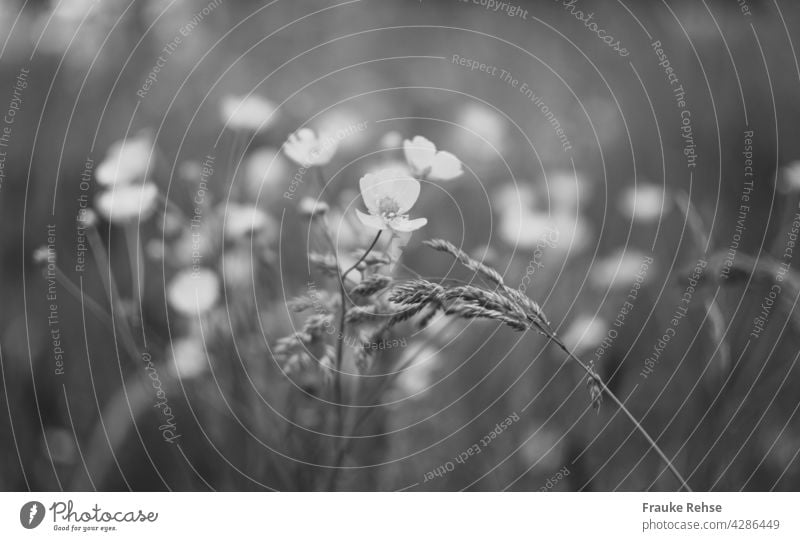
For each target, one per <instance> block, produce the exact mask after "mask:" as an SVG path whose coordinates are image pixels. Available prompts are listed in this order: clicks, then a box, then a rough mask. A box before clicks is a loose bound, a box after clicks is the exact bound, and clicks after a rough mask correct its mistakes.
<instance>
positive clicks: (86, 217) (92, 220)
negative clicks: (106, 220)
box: [78, 208, 97, 228]
mask: <svg viewBox="0 0 800 541" xmlns="http://www.w3.org/2000/svg"><path fill="white" fill-rule="evenodd" d="M78 224H80V226H81V227H84V228H85V227H93V226H94V225H96V224H97V213H96V212H95V211H93V210H92V209H90V208H85V209H80V210H79V211H78Z"/></svg>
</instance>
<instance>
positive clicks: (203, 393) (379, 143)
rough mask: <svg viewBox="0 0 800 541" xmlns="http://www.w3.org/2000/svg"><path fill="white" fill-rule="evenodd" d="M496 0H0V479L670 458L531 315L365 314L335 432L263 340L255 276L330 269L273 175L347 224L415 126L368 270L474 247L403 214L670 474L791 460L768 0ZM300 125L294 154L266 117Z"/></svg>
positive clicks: (645, 473)
mask: <svg viewBox="0 0 800 541" xmlns="http://www.w3.org/2000/svg"><path fill="white" fill-rule="evenodd" d="M510 4H511V5H507V6H506V7H502V8H500V7H497V4H492V3H490V2H478V1H476V2H473V1H466V0H463V1H462V0H435V1H434V0H424V1H417V0H400V1H397V0H395V1H389V0H363V1H348V2H324V1H311V0H293V1H291V2H290V1H285V0H284V1H276V2H270V3H266V4H265V3H263V2H256V1H243V0H214V1H212V2H210V3H206V2H205V1H192V2H190V1H181V0H136V1H126V0H105V1H103V2H95V1H91V0H52V1H41V0H38V1H25V2H22V1H18V0H6V1H4V2H3V3H2V4H0V28H2V32H0V36H2V41H1V43H2V45H0V111H2V113H3V115H4V116H3V119H2V121H0V125H1V126H0V130H2V131H0V151H2V152H3V154H2V156H0V160H2V161H0V164H1V165H0V173H1V174H0V209H1V212H2V217H3V222H2V223H3V228H2V262H3V263H2V273H3V276H2V278H3V279H2V280H0V290H2V299H3V306H4V309H3V310H2V312H0V346H1V350H0V351H1V352H2V356H1V357H0V366H1V367H2V381H3V387H2V395H0V403H1V404H2V410H4V411H5V413H4V414H3V415H0V430H2V434H3V437H2V438H0V456H2V460H0V487H2V488H3V489H4V490H27V489H30V490H62V489H63V490H93V489H97V490H212V489H214V490H272V489H274V490H325V489H336V490H398V489H404V488H407V489H409V490H492V491H493V490H554V491H561V490H568V491H580V490H586V491H598V490H599V491H609V490H677V489H678V488H679V484H678V482H677V481H676V480H675V479H674V478H672V477H671V476H670V474H669V472H666V471H665V467H664V465H663V463H662V462H661V461H660V460H659V458H658V456H657V455H656V454H655V453H654V452H652V451H651V450H649V448H648V445H647V443H646V442H645V440H644V439H643V438H642V437H641V436H640V435H639V434H638V433H637V432H635V430H634V429H633V427H632V425H631V424H630V422H629V421H628V420H627V419H626V418H625V417H624V415H622V414H621V412H620V411H619V410H618V409H617V408H616V407H615V406H614V405H613V404H612V403H611V402H610V401H609V400H604V401H603V403H602V405H601V406H600V408H599V409H596V408H593V407H592V400H591V398H590V394H589V391H588V389H587V385H586V379H585V376H584V374H582V373H581V371H580V369H579V368H577V367H576V366H575V365H574V364H571V363H570V362H568V361H567V359H566V356H565V355H564V354H563V353H561V352H560V351H559V350H558V349H557V348H555V347H553V345H552V344H549V343H548V342H547V341H546V340H545V339H544V338H543V337H541V336H539V335H537V334H535V333H533V332H526V333H518V332H515V331H513V330H511V329H508V328H505V327H502V326H501V325H499V324H498V323H496V322H493V321H488V322H487V321H466V320H457V319H451V318H448V317H444V316H437V317H436V318H435V320H433V321H431V322H430V324H429V325H428V326H427V327H425V328H420V325H418V324H417V323H418V322H416V321H411V322H407V323H406V324H405V325H403V326H398V327H396V328H394V329H393V330H392V332H391V334H390V335H389V336H386V337H385V338H386V340H387V341H386V345H387V347H386V348H385V349H382V350H380V351H379V352H378V353H376V354H375V355H374V356H373V358H372V359H371V362H370V365H369V368H368V369H367V370H364V369H363V366H361V368H359V370H361V372H360V374H361V376H366V377H356V376H349V377H345V378H344V386H345V401H346V404H345V406H344V407H343V410H344V411H345V412H346V419H347V422H346V423H345V426H344V428H343V430H344V432H341V431H339V428H342V427H337V425H336V423H335V422H332V421H331V416H332V415H334V416H335V415H336V414H337V412H339V411H340V408H337V407H336V405H335V404H333V403H332V402H331V400H330V396H329V388H330V385H331V382H330V379H329V377H328V376H327V375H326V374H325V372H324V371H321V370H319V369H315V368H314V367H313V366H312V368H311V369H308V368H305V369H301V370H296V371H291V373H289V371H287V370H286V363H283V362H281V359H280V358H279V357H280V355H278V354H277V353H276V352H279V351H280V348H278V349H277V350H276V344H281V342H280V341H281V339H282V338H285V337H287V336H291V335H292V333H293V332H295V331H297V330H299V329H302V328H303V327H304V325H306V324H307V322H308V318H309V317H313V313H314V311H315V308H314V307H313V306H311V307H310V312H309V311H307V312H306V313H305V314H298V313H296V312H294V311H293V310H292V306H293V305H292V304H291V302H290V300H291V299H294V298H297V297H302V296H305V298H307V299H308V298H311V299H312V300H314V299H318V300H319V302H320V303H323V304H325V305H326V306H335V300H331V298H335V296H336V295H337V294H338V285H337V281H336V279H335V278H333V279H332V278H331V277H329V276H325V275H324V273H320V272H319V270H318V269H317V268H315V266H314V265H312V264H311V263H310V260H311V259H314V257H315V256H313V254H316V255H320V254H322V255H324V254H325V253H327V252H326V244H325V242H324V238H323V237H324V235H322V234H321V232H320V231H321V230H320V227H319V221H318V219H317V218H314V219H312V220H310V219H309V210H308V204H309V201H308V200H305V201H304V199H303V198H304V197H311V198H312V199H311V201H318V200H322V201H325V202H326V203H327V205H329V206H330V210H329V211H328V213H327V216H326V223H327V224H328V225H329V228H330V232H331V234H332V236H333V238H334V242H335V244H336V246H337V249H338V250H339V252H338V253H339V254H340V257H341V258H343V259H344V258H346V257H351V254H352V253H353V252H354V251H356V250H358V249H361V250H363V249H365V248H366V247H367V245H368V244H369V242H370V239H371V236H372V234H371V233H370V232H369V231H368V230H366V229H365V228H364V227H363V226H361V225H360V224H359V223H358V222H357V221H355V220H354V219H353V218H354V211H355V209H356V208H358V209H362V210H363V208H364V207H363V203H362V202H361V199H360V195H359V192H358V179H359V178H360V177H361V176H363V175H364V174H365V173H367V172H369V171H372V170H374V169H375V168H378V167H384V166H387V164H391V165H395V166H401V167H405V166H406V165H405V159H404V154H403V150H402V146H403V141H404V140H405V139H411V138H412V137H414V136H416V135H422V136H424V137H426V138H428V139H429V140H431V141H433V142H434V143H435V144H436V146H437V148H439V149H440V150H445V151H448V152H451V153H453V154H454V155H456V156H457V157H458V158H459V159H460V160H461V161H462V163H463V168H464V174H463V175H461V176H460V177H459V178H457V179H453V180H449V181H433V180H431V181H423V183H422V184H423V186H422V193H421V196H420V198H419V201H418V202H417V203H416V205H415V206H414V208H413V210H412V211H411V214H412V218H415V217H427V218H428V224H427V226H426V227H424V228H422V229H420V230H419V231H416V232H414V234H413V236H412V238H411V240H410V241H409V243H408V245H407V246H406V247H405V248H404V249H403V252H402V260H401V262H402V265H401V266H399V267H397V268H396V269H395V274H394V278H395V279H396V280H404V279H411V278H414V277H418V276H424V277H427V278H428V279H430V280H434V279H441V278H448V279H454V280H463V281H473V280H475V277H474V276H472V275H470V274H469V273H467V272H464V271H462V270H460V269H459V268H458V267H456V266H454V265H452V261H451V260H450V259H449V258H447V257H446V256H445V255H443V254H439V253H436V252H433V251H431V250H429V249H427V248H426V247H424V246H422V245H421V242H422V241H423V240H425V239H430V238H437V237H438V238H444V239H447V240H449V241H450V242H452V243H454V244H455V245H457V246H460V247H462V248H463V249H464V250H465V251H467V252H469V253H470V254H472V255H473V256H474V257H476V258H478V259H480V260H483V261H484V262H485V263H487V264H489V265H491V266H493V267H494V268H496V269H497V270H498V271H499V272H500V273H501V274H502V275H503V276H504V278H505V280H506V283H507V284H509V286H511V287H515V288H516V287H519V288H520V289H521V290H524V292H525V293H526V294H527V295H528V296H529V297H531V298H532V299H534V300H535V301H536V302H538V303H539V304H540V305H541V306H542V308H543V309H544V311H545V312H546V313H547V315H548V317H549V318H550V320H551V323H552V325H553V327H554V328H556V329H557V330H558V333H559V335H560V336H561V337H562V338H563V340H564V342H566V343H567V345H568V346H569V347H571V348H572V349H574V351H575V352H576V353H577V354H578V355H579V356H580V357H581V358H582V359H584V360H585V361H587V362H590V361H591V362H592V363H593V364H594V366H595V368H596V369H597V371H598V373H599V374H600V375H601V376H602V377H603V378H604V379H605V380H606V381H607V382H608V384H609V387H610V389H611V390H612V391H614V392H615V393H616V394H617V395H618V396H619V397H620V398H621V399H622V400H623V401H625V403H626V404H627V405H628V407H629V408H630V410H631V411H632V412H633V414H634V415H636V416H637V417H638V418H639V419H641V420H642V424H643V426H644V427H645V428H646V429H647V430H648V432H649V433H650V434H651V435H652V436H653V437H654V439H656V440H657V442H658V443H659V445H660V446H661V447H662V448H663V449H664V452H665V453H666V454H667V455H668V456H669V457H670V458H671V459H673V462H674V465H675V467H676V468H677V469H678V470H679V471H680V472H681V473H682V474H683V475H684V477H685V478H686V480H687V482H688V483H689V484H690V485H691V486H692V488H694V489H696V490H740V489H744V490H796V489H798V487H800V461H798V453H800V428H799V427H800V423H798V416H797V410H798V406H800V399H799V398H798V397H800V392H799V391H800V368H799V367H798V366H797V360H798V354H799V353H798V352H799V351H800V350H799V349H798V345H800V338H798V325H800V319H799V318H798V315H797V311H796V303H797V300H798V295H800V282H798V277H797V270H796V267H797V263H796V262H795V261H793V257H792V256H793V250H794V242H795V240H796V234H797V231H798V227H800V222H798V221H797V218H796V215H797V213H798V203H799V202H800V196H798V193H800V168H797V167H795V166H794V165H793V162H794V160H797V159H800V131H798V128H797V126H798V118H800V107H799V106H798V104H799V103H800V101H799V100H798V99H797V96H798V91H800V69H799V68H798V61H797V58H796V56H795V50H796V43H794V42H796V38H797V36H798V35H800V34H798V28H800V5H798V4H796V3H794V2H789V1H785V0H776V1H761V0H747V1H744V0H743V1H741V2H721V1H714V2H696V1H668V0H664V1H663V2H648V3H634V2H616V3H611V2H595V1H591V0H580V1H579V2H576V3H570V2H560V1H556V2H553V1H549V2H545V1H541V2H536V1H523V0H519V1H517V2H511V3H510ZM495 8H496V9H495ZM589 14H592V16H591V17H589ZM623 53H625V54H623ZM482 64H484V66H483V67H481V65H482ZM473 68H476V69H473ZM304 126H308V127H311V128H313V129H315V130H316V131H317V132H320V133H328V134H335V137H336V139H337V143H338V145H337V149H336V153H335V155H334V156H333V157H332V159H331V160H330V162H329V163H328V164H325V166H324V167H318V168H313V169H311V170H308V171H306V170H305V169H303V170H301V169H300V167H299V166H298V164H296V163H294V162H293V161H292V160H291V159H290V157H289V156H287V155H286V152H284V151H282V150H281V148H282V145H283V144H284V142H285V141H286V140H287V138H288V137H289V135H290V134H291V133H293V132H295V131H296V130H298V129H299V128H301V127H304ZM301 201H304V203H302V204H301ZM309 254H312V257H311V258H310V257H309ZM328 255H330V254H328ZM353 261H354V260H353ZM309 314H310V315H309ZM284 343H285V342H284ZM392 344H394V345H392ZM318 345H320V347H321V349H320V350H319V351H310V352H309V351H307V350H306V351H305V353H304V355H306V356H308V357H310V358H313V359H314V360H319V358H320V357H325V356H326V355H328V353H327V352H328V351H329V348H330V347H331V346H333V345H334V343H333V342H332V341H331V340H330V337H323V343H321V344H318ZM345 348H346V351H347V352H348V353H352V354H351V355H349V357H348V360H347V361H346V362H345V364H344V368H345V369H348V367H350V368H353V370H354V372H353V373H355V370H356V367H357V366H360V365H357V362H358V359H357V357H358V355H357V354H355V351H354V350H355V348H353V347H351V346H349V345H346V346H345ZM351 350H352V351H351ZM301 356H302V355H301ZM304 359H305V357H304ZM284 360H285V359H284ZM293 360H294V361H296V360H297V359H293ZM305 360H308V359H305ZM301 364H302V363H301ZM312 364H314V363H312ZM398 367H401V368H402V371H401V372H399V373H396V374H393V373H392V372H393V371H394V370H397V369H398ZM387 374H391V375H387ZM365 412H368V413H367V414H366V415H365V414H364V413H365ZM342 434H344V436H345V438H342V437H340V436H341V435H342ZM484 442H485V443H484ZM340 455H341V456H340Z"/></svg>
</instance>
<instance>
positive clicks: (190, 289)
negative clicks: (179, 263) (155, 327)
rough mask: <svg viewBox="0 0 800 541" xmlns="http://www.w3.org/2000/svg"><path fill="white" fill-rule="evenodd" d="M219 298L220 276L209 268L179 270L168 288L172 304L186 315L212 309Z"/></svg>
mask: <svg viewBox="0 0 800 541" xmlns="http://www.w3.org/2000/svg"><path fill="white" fill-rule="evenodd" d="M218 298H219V277H218V276H217V273H215V272H214V271H212V270H211V269H207V268H199V269H190V270H184V271H181V272H179V273H178V274H176V275H175V277H174V278H173V279H172V281H170V283H169V287H168V288H167V300H168V301H169V304H170V306H172V308H173V309H174V310H175V311H177V312H178V313H180V314H183V315H184V316H194V315H197V314H202V313H205V312H207V311H208V310H210V309H211V308H212V307H213V306H214V305H215V304H216V302H217V299H218Z"/></svg>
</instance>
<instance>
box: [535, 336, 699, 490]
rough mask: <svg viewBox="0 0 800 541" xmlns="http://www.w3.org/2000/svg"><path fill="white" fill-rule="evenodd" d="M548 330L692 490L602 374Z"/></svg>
mask: <svg viewBox="0 0 800 541" xmlns="http://www.w3.org/2000/svg"><path fill="white" fill-rule="evenodd" d="M548 330H549V333H550V336H549V338H550V339H551V340H552V341H553V342H555V344H556V345H557V346H558V347H559V348H561V349H562V350H563V351H564V352H565V353H566V354H567V355H568V356H569V358H570V359H572V360H573V361H575V362H576V363H578V365H579V366H580V367H581V368H582V369H583V370H584V372H586V374H587V375H588V376H589V378H591V379H592V380H593V381H594V382H595V383H597V385H598V386H600V388H601V389H602V390H603V392H604V393H605V394H607V395H608V396H609V397H610V398H611V401H612V402H614V404H616V405H617V407H618V408H619V409H620V410H622V412H623V413H624V414H625V415H626V416H627V417H628V419H629V420H630V421H631V423H633V426H635V427H636V429H637V430H638V431H639V433H640V434H641V435H642V436H644V439H645V440H647V443H648V444H650V447H651V448H652V449H653V451H655V452H656V454H658V456H659V457H660V458H661V460H662V461H664V463H665V464H666V465H667V468H669V471H670V472H672V475H674V476H675V478H676V479H677V480H678V481H679V482H680V484H681V486H683V488H685V489H686V491H687V492H692V489H691V487H690V486H689V484H688V483H687V482H686V480H685V479H684V478H683V476H682V475H681V474H680V472H679V471H678V469H677V468H676V467H675V465H674V464H673V463H672V461H671V460H670V459H669V458H668V457H667V455H666V454H665V453H664V451H662V450H661V447H659V446H658V444H657V443H656V442H655V440H654V439H653V438H652V437H650V434H648V433H647V430H645V429H644V427H643V426H642V424H641V423H640V422H639V421H638V419H636V417H634V415H633V414H632V413H631V412H630V410H629V409H628V408H627V407H626V406H625V404H623V403H622V401H621V400H620V399H619V398H617V395H615V394H614V393H613V392H611V389H609V388H608V386H607V385H606V384H605V382H604V381H603V380H602V379H601V378H600V376H599V375H597V372H595V370H594V368H592V367H591V366H590V365H588V364H586V363H584V362H583V361H581V360H580V359H579V358H578V357H577V356H576V355H575V354H574V353H572V352H571V351H570V350H569V348H567V346H565V345H564V343H563V342H562V341H561V340H560V339H559V338H558V337H557V336H556V333H555V332H553V331H552V330H550V329H548Z"/></svg>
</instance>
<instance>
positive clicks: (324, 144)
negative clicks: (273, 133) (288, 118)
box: [283, 128, 338, 169]
mask: <svg viewBox="0 0 800 541" xmlns="http://www.w3.org/2000/svg"><path fill="white" fill-rule="evenodd" d="M337 146H338V142H337V141H336V139H334V138H333V137H324V136H321V135H317V134H316V133H314V130H312V129H310V128H301V129H299V130H297V131H296V132H295V133H293V134H291V135H290V136H289V139H288V140H287V141H286V142H285V143H284V144H283V151H284V152H285V153H286V156H288V157H289V159H290V160H292V161H293V162H295V163H296V164H297V165H299V166H300V167H305V168H306V169H307V168H309V167H315V166H319V165H325V164H326V163H328V162H329V161H331V158H333V155H334V154H335V153H336V147H337Z"/></svg>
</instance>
